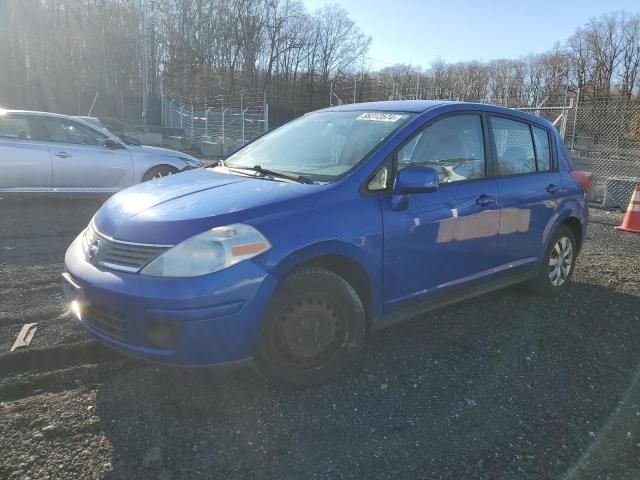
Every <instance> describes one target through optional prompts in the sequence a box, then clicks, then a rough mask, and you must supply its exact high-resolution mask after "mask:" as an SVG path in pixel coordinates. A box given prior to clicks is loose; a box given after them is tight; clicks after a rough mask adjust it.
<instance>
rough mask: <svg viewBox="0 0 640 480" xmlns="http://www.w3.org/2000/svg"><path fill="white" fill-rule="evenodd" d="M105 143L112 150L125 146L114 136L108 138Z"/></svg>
mask: <svg viewBox="0 0 640 480" xmlns="http://www.w3.org/2000/svg"><path fill="white" fill-rule="evenodd" d="M103 145H104V146H105V147H107V148H109V149H111V150H118V149H119V148H124V147H123V146H122V144H121V143H119V142H116V141H115V140H114V139H113V138H107V139H106V140H105V141H104V143H103Z"/></svg>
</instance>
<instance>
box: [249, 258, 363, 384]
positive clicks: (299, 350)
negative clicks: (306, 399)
mask: <svg viewBox="0 0 640 480" xmlns="http://www.w3.org/2000/svg"><path fill="white" fill-rule="evenodd" d="M365 332H366V320H365V313H364V308H363V306H362V302H361V301H360V298H359V297H358V294H357V293H356V291H355V290H354V289H353V287H351V285H349V283H347V282H346V281H345V280H344V279H343V278H341V277H340V276H338V275H336V274H335V273H333V272H331V271H329V270H325V269H322V268H315V267H307V268H303V269H301V270H299V271H297V272H295V273H293V274H292V275H290V276H288V277H286V278H285V279H284V280H283V281H282V283H281V284H280V286H279V287H278V289H277V291H276V293H275V294H274V296H273V298H272V300H271V302H270V304H269V307H268V308H267V311H266V314H265V317H264V318H263V321H262V325H261V329H260V337H259V340H258V348H257V352H256V366H257V368H258V371H259V372H260V373H261V374H262V375H263V376H264V377H266V378H267V380H268V381H270V382H271V383H275V384H277V385H281V386H288V387H304V386H311V385H318V384H322V383H326V382H329V381H331V380H333V379H335V378H336V377H338V376H339V375H340V374H342V373H344V372H345V371H346V370H347V369H348V368H349V367H350V366H352V365H353V363H354V361H355V359H356V358H357V356H358V355H359V354H360V352H361V351H362V347H363V344H364V337H365Z"/></svg>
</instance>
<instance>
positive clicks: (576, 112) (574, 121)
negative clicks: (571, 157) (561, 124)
mask: <svg viewBox="0 0 640 480" xmlns="http://www.w3.org/2000/svg"><path fill="white" fill-rule="evenodd" d="M579 107H580V89H579V88H578V95H577V97H576V108H575V110H574V111H573V133H572V135H571V150H573V149H574V147H575V145H576V123H577V121H578V108H579Z"/></svg>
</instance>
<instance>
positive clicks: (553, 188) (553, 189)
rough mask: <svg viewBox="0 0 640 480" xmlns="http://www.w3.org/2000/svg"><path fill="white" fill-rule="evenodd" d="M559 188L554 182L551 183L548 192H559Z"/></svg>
mask: <svg viewBox="0 0 640 480" xmlns="http://www.w3.org/2000/svg"><path fill="white" fill-rule="evenodd" d="M558 190H559V188H558V187H557V186H555V185H554V184H553V183H550V184H549V185H548V186H547V192H549V193H558Z"/></svg>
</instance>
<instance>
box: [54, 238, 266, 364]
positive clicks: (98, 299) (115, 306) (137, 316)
mask: <svg viewBox="0 0 640 480" xmlns="http://www.w3.org/2000/svg"><path fill="white" fill-rule="evenodd" d="M65 266H66V269H67V275H68V278H69V279H70V280H71V282H72V284H75V286H74V287H69V285H68V282H67V287H66V288H65V294H66V296H67V298H68V299H69V301H74V300H75V301H77V306H79V307H80V308H79V309H80V312H79V313H80V314H79V318H78V320H79V321H80V323H81V324H82V325H83V326H84V327H85V329H86V330H87V331H88V332H89V333H90V334H91V335H93V336H94V337H96V338H97V339H99V340H100V341H101V342H103V343H105V344H107V345H108V346H111V347H112V348H115V349H117V350H119V351H121V352H123V353H126V354H128V355H131V356H134V357H137V358H141V359H146V360H150V361H155V362H161V363H168V364H175V365H185V366H200V365H214V364H220V363H228V362H235V361H241V360H246V359H248V358H251V357H252V356H253V353H254V349H255V344H256V340H257V336H258V331H259V327H260V319H261V318H262V314H263V312H264V309H265V307H266V305H267V302H268V300H269V298H270V297H271V294H272V292H273V290H274V288H275V286H276V280H275V279H274V278H273V277H272V276H271V275H269V274H268V273H266V272H265V271H264V270H263V269H262V268H260V267H259V266H258V265H256V264H255V263H253V262H252V261H244V262H240V263H238V264H237V265H234V266H233V267H230V268H228V269H226V270H222V271H220V272H216V273H212V274H210V275H204V276H201V277H194V278H158V277H150V276H146V275H139V274H132V273H124V272H116V271H112V270H107V269H102V268H100V269H99V268H97V267H95V266H94V265H92V264H90V263H89V262H87V261H86V260H85V256H84V253H83V251H82V244H81V237H80V236H79V237H78V238H76V239H75V240H74V242H73V243H72V244H71V246H70V247H69V249H68V250H67V253H66V255H65ZM156 322H161V323H162V324H163V325H174V326H176V329H175V330H176V331H177V332H178V334H177V335H176V342H175V345H172V346H171V347H166V348H158V347H156V346H153V344H152V342H151V341H150V339H149V329H150V328H153V325H155V324H156Z"/></svg>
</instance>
